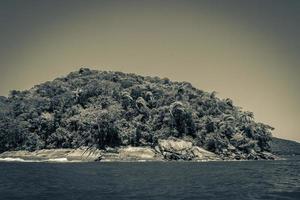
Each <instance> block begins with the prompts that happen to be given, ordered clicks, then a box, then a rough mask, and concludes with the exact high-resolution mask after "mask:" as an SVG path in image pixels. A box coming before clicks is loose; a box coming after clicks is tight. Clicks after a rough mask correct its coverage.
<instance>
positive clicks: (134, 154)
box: [119, 146, 157, 160]
mask: <svg viewBox="0 0 300 200" xmlns="http://www.w3.org/2000/svg"><path fill="white" fill-rule="evenodd" d="M119 158H120V159H121V160H156V159H157V158H156V154H155V151H154V150H153V149H151V148H149V147H130V146H129V147H126V148H122V149H120V150H119Z"/></svg>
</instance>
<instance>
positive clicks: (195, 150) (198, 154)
mask: <svg viewBox="0 0 300 200" xmlns="http://www.w3.org/2000/svg"><path fill="white" fill-rule="evenodd" d="M191 152H192V154H193V155H194V160H220V158H219V157H218V156H217V155H216V154H215V153H213V152H210V151H207V150H205V149H203V148H201V147H197V146H193V147H192V149H191Z"/></svg>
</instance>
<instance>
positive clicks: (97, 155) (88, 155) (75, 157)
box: [66, 147, 102, 161]
mask: <svg viewBox="0 0 300 200" xmlns="http://www.w3.org/2000/svg"><path fill="white" fill-rule="evenodd" d="M101 155H102V152H101V150H99V149H96V148H87V147H83V148H79V149H74V150H72V151H71V152H70V153H68V154H67V155H66V158H67V160H68V161H97V160H99V159H101Z"/></svg>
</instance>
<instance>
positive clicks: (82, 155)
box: [0, 138, 280, 163]
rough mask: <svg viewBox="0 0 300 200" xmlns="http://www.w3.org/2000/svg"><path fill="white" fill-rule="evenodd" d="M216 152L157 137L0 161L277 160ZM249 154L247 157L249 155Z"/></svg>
mask: <svg viewBox="0 0 300 200" xmlns="http://www.w3.org/2000/svg"><path fill="white" fill-rule="evenodd" d="M227 152H228V153H227V154H226V155H217V154H215V153H213V152H210V151H207V150H205V149H203V148H201V147H199V146H194V145H193V144H192V142H190V141H185V140H180V139H175V138H172V139H167V140H159V142H158V145H157V146H155V147H154V148H153V147H150V146H143V147H133V146H122V147H115V148H110V147H108V148H106V149H98V148H95V147H80V148H77V149H70V148H65V149H41V150H35V151H26V150H18V151H6V152H3V153H1V154H0V162H52V163H71V162H73V163H74V162H210V161H248V160H279V159H280V158H279V157H277V156H275V155H273V154H272V153H270V152H260V154H255V153H253V154H249V155H248V157H247V156H245V155H240V156H237V155H236V154H235V153H236V152H235V151H233V152H229V151H227ZM249 156H250V157H249Z"/></svg>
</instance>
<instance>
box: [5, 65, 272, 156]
mask: <svg viewBox="0 0 300 200" xmlns="http://www.w3.org/2000/svg"><path fill="white" fill-rule="evenodd" d="M272 130H273V128H272V127H270V126H268V125H265V124H263V123H259V122H256V121H255V120H254V115H253V113H251V112H248V111H243V110H242V109H241V108H240V107H237V106H234V104H233V102H232V100H230V99H219V98H218V97H216V94H215V92H212V93H209V92H204V91H202V90H199V89H197V88H194V87H193V86H192V85H191V84H190V83H187V82H172V81H171V80H169V79H167V78H163V79H161V78H158V77H143V76H139V75H136V74H126V73H122V72H107V71H96V70H90V69H87V68H82V69H80V70H79V71H76V72H72V73H70V74H69V75H67V76H65V77H61V78H57V79H55V80H53V81H49V82H46V83H43V84H40V85H36V86H34V87H33V88H31V89H29V90H25V91H15V90H14V91H11V93H10V95H9V96H8V97H0V152H4V153H2V154H1V155H0V157H1V158H5V157H6V158H8V157H16V156H14V155H19V157H21V158H25V159H27V160H30V158H32V157H34V158H37V159H40V158H41V159H43V158H45V159H58V158H64V159H67V160H86V161H92V160H258V159H276V156H274V155H272V153H270V150H271V149H270V141H271V131H272ZM51 153H53V155H52V156H51ZM48 155H49V156H48ZM56 155H57V156H56Z"/></svg>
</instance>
